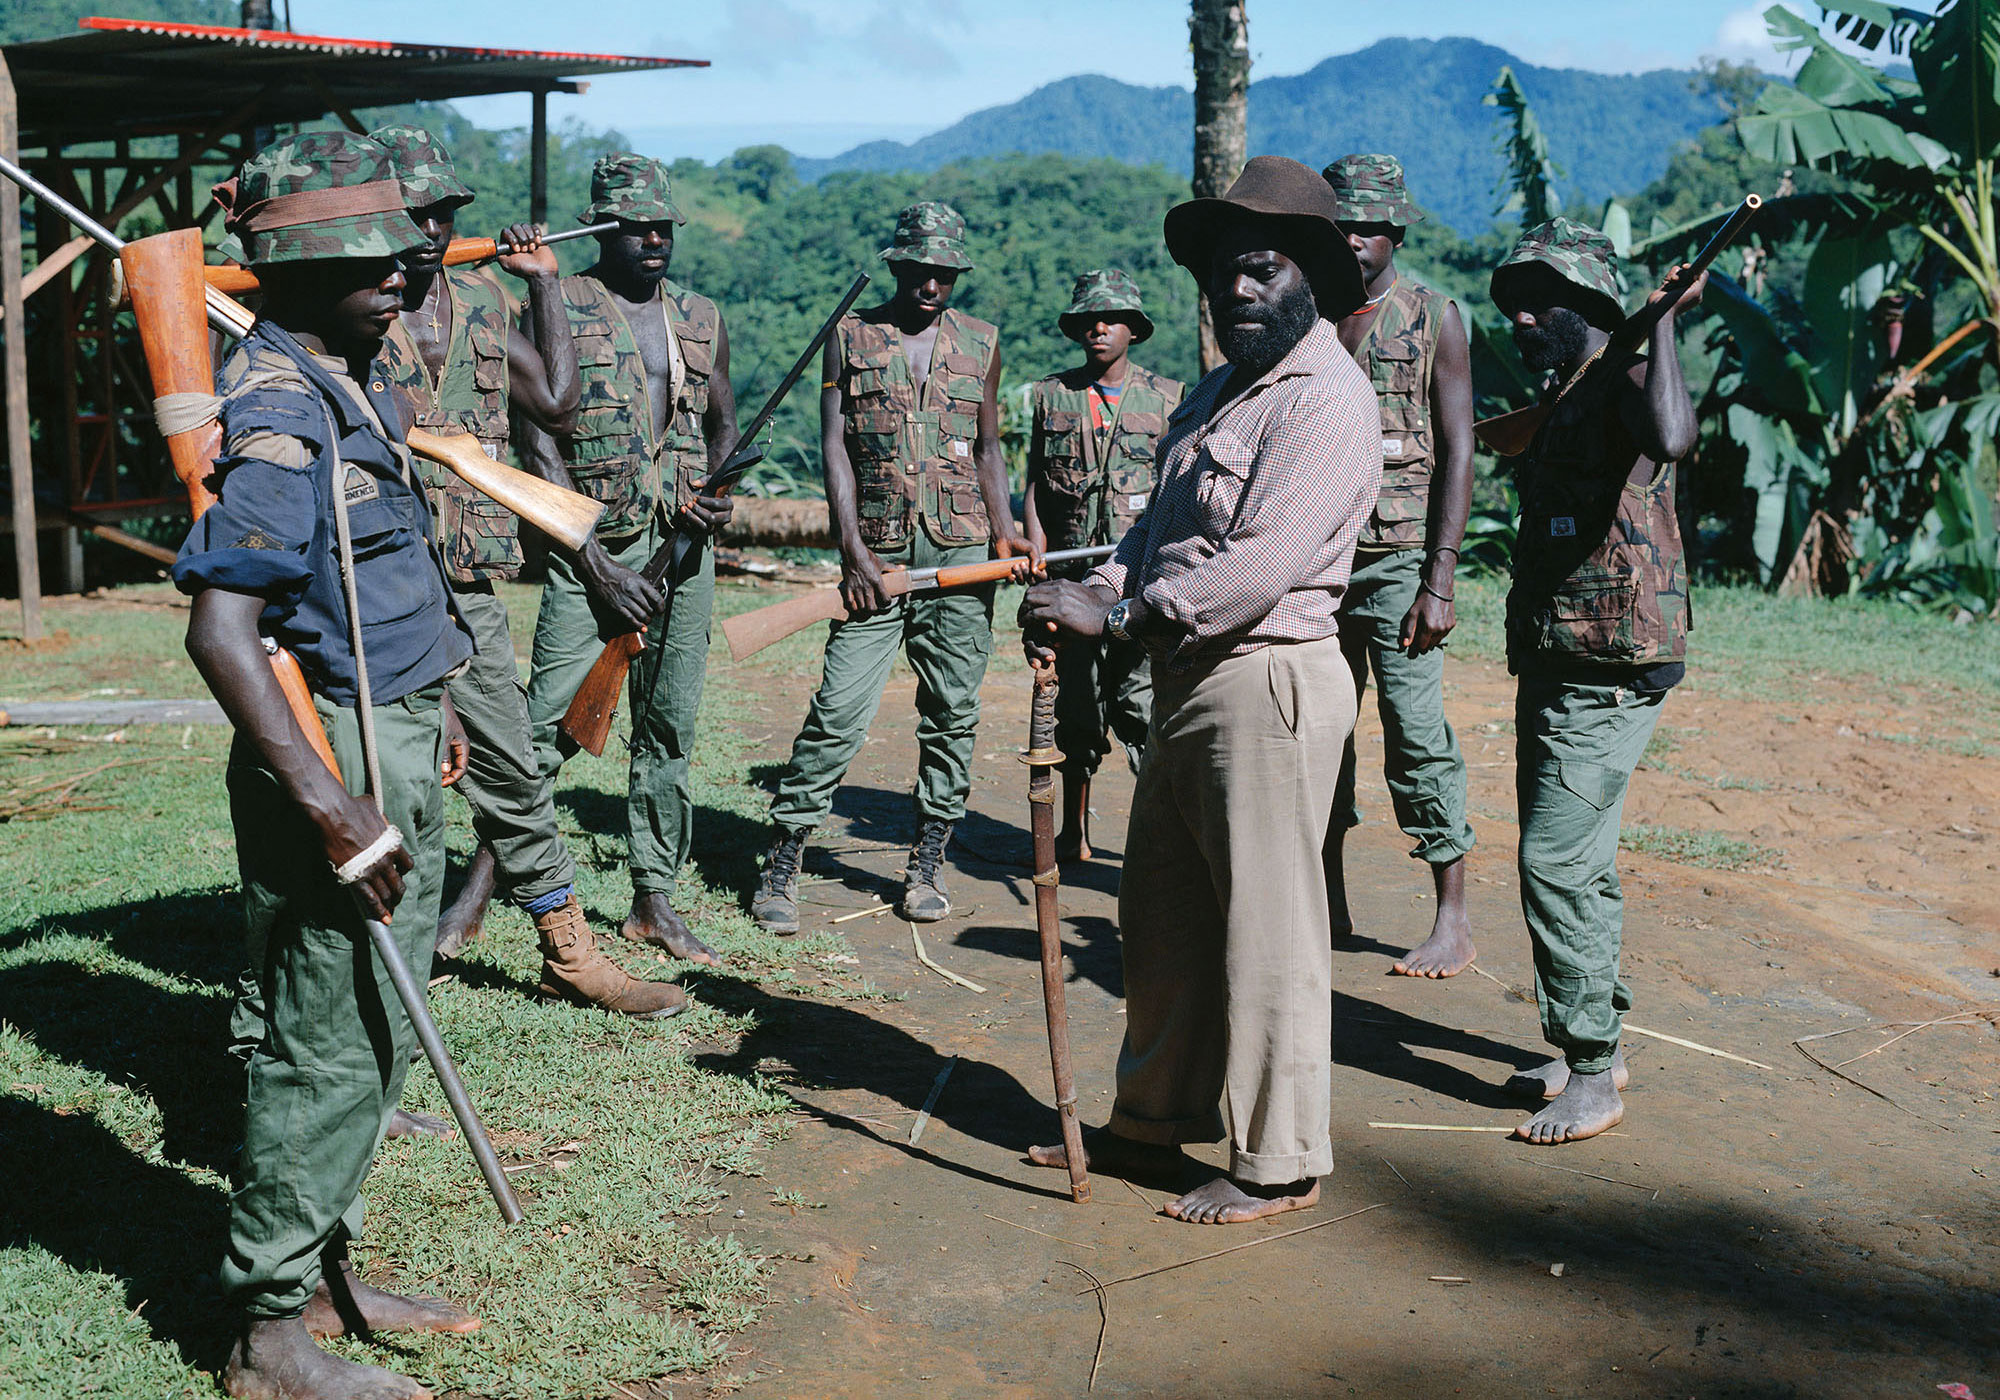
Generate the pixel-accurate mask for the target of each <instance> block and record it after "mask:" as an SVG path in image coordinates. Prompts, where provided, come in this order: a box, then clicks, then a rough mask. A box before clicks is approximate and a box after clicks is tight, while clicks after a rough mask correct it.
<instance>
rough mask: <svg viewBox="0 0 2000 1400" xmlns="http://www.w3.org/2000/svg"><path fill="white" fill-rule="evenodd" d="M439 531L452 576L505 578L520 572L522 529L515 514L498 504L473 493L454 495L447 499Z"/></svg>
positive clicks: (465, 578)
mask: <svg viewBox="0 0 2000 1400" xmlns="http://www.w3.org/2000/svg"><path fill="white" fill-rule="evenodd" d="M440 528H441V530H442V531H443V532H444V542H445V550H446V554H445V562H446V563H447V564H448V565H450V567H451V572H452V577H454V578H457V579H462V580H476V579H483V578H495V577H503V578H505V577H512V576H513V575H514V574H516V573H518V572H520V569H521V565H522V563H523V562H524V561H523V558H522V554H521V536H520V530H519V527H518V526H517V525H516V523H515V520H514V512H512V511H510V510H508V509H507V507H505V506H503V505H501V504H500V503H499V502H498V501H495V500H491V499H489V498H487V497H485V496H482V495H479V494H478V493H476V492H472V491H463V492H452V493H451V494H450V495H448V496H447V497H446V498H445V512H444V516H443V518H442V521H441V523H440Z"/></svg>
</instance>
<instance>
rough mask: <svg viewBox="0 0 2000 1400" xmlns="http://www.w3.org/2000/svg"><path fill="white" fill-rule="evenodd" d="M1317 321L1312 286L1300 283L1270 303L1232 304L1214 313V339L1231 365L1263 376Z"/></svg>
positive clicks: (1290, 350) (1303, 337)
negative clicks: (1256, 304)
mask: <svg viewBox="0 0 2000 1400" xmlns="http://www.w3.org/2000/svg"><path fill="white" fill-rule="evenodd" d="M1318 320H1319V304H1318V303H1317V302H1315V301H1314V300H1313V294H1312V288H1311V287H1310V286H1308V285H1306V284H1305V283H1303V282H1302V283H1300V284H1299V286H1298V287H1297V288H1295V289H1294V290H1293V291H1290V292H1288V293H1286V294H1285V296H1284V298H1283V299H1282V300H1280V301H1279V302H1277V303H1276V304H1275V305H1271V306H1232V307H1229V308H1228V309H1227V310H1223V311H1218V312H1216V315H1215V339H1216V343H1217V344H1218V345H1220V346H1221V347H1222V353H1223V355H1224V356H1226V357H1227V358H1228V360H1229V362H1230V363H1231V364H1232V365H1235V366H1236V367H1237V368H1239V369H1243V370H1248V371H1249V372H1250V373H1252V374H1255V375H1262V374H1265V373H1267V372H1268V371H1269V370H1271V369H1272V368H1273V367H1274V366H1275V365H1276V364H1277V363H1278V361H1280V360H1282V359H1284V358H1285V356H1287V355H1289V354H1291V353H1292V347H1293V346H1295V345H1297V344H1298V343H1299V342H1300V341H1301V340H1304V339H1305V338H1306V332H1308V331H1310V330H1311V329H1312V328H1313V323H1314V322H1316V321H1318Z"/></svg>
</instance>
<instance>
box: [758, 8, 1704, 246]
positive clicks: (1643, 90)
mask: <svg viewBox="0 0 2000 1400" xmlns="http://www.w3.org/2000/svg"><path fill="white" fill-rule="evenodd" d="M1503 65H1512V66H1513V69H1514V72H1515V73H1516V74H1517V75H1518V76H1519V77H1520V79H1521V82H1522V85H1523V86H1524V87H1526V89H1527V91H1528V96H1529V99H1530V100H1531V101H1532V102H1533V103H1534V105H1535V112H1536V115H1537V116H1538V117H1539V118H1540V120H1541V123H1542V126H1543V129H1544V130H1546V131H1547V132H1548V133H1549V144H1550V146H1551V148H1552V152H1553V154H1554V156H1555V161H1556V164H1557V166H1558V167H1559V168H1560V169H1561V170H1562V172H1563V174H1564V177H1565V178H1564V179H1563V180H1562V181H1561V182H1559V186H1558V188H1559V189H1560V191H1561V193H1562V195H1563V196H1564V198H1565V199H1566V200H1567V199H1582V200H1584V201H1585V202H1587V203H1597V202H1600V201H1602V200H1604V199H1608V198H1610V197H1611V196H1612V195H1614V194H1618V193H1621V192H1624V191H1630V190H1636V189H1640V188H1643V187H1644V186H1645V185H1647V184H1648V183H1650V182H1651V181H1653V180H1654V179H1656V178H1658V176H1659V175H1660V174H1661V172H1662V171H1664V170H1665V169H1666V164H1667V160H1668V158H1669V157H1670V156H1671V155H1672V154H1673V152H1674V150H1675V149H1676V148H1677V147H1678V146H1680V145H1681V144H1682V143H1683V142H1685V141H1689V140H1691V139H1693V138H1694V136H1695V135H1696V133H1698V132H1699V131H1700V130H1701V129H1702V128H1703V127H1706V126H1711V125H1713V124H1714V123H1716V122H1717V121H1720V120H1722V119H1723V118H1724V117H1725V116H1727V115H1728V106H1727V104H1726V102H1724V101H1723V100H1722V99H1720V98H1718V97H1717V96H1715V95H1714V94H1712V93H1711V92H1710V91H1709V86H1708V84H1707V83H1706V82H1705V81H1704V79H1703V75H1702V74H1700V73H1698V72H1689V71H1685V70H1676V69H1658V70H1655V71H1653V72H1650V73H1636V74H1613V73H1590V72H1585V71H1582V70H1580V69H1575V68H1542V67H1538V66H1536V65H1534V64H1530V63H1523V62H1522V61H1521V60H1519V59H1517V58H1515V57H1514V56H1513V55H1512V54H1510V53H1508V52H1507V51H1506V50H1505V49H1500V48H1496V47H1494V46H1493V45H1491V44H1484V43H1480V42H1479V41H1477V40H1474V39H1384V40H1381V41H1380V42H1378V43H1375V44H1371V45H1370V46H1369V47H1367V48H1365V49H1362V50H1361V51H1359V52H1358V53H1350V54H1340V55H1337V56H1336V57H1333V58H1329V59H1326V60H1324V61H1322V62H1321V63H1319V64H1317V65H1315V66H1314V67H1313V68H1311V69H1310V70H1308V71H1307V72H1304V73H1299V74H1295V75H1291V76H1286V77H1268V78H1259V79H1257V80H1255V81H1253V82H1252V83H1251V84H1250V153H1251V154H1252V155H1282V156H1290V157H1292V158H1293V159H1295V160H1302V161H1304V162H1306V164H1308V165H1311V166H1313V167H1314V168H1315V169H1317V168H1318V167H1319V166H1321V165H1324V164H1326V163H1327V162H1328V161H1329V160H1331V159H1333V158H1334V157H1335V156H1339V155H1342V154H1344V153H1346V152H1348V151H1357V150H1375V151H1388V152H1391V153H1393V154H1395V155H1398V156H1400V157H1401V158H1402V160H1403V164H1404V167H1405V168H1406V169H1407V171H1408V173H1409V178H1410V185H1411V191H1412V193H1413V194H1415V196H1416V198H1417V200H1418V202H1419V203H1420V204H1422V205H1423V206H1424V207H1425V208H1426V209H1427V210H1429V211H1430V212H1431V213H1432V214H1433V215H1434V216H1435V217H1437V218H1439V219H1442V220H1443V221H1444V222H1446V223H1448V224H1450V225H1452V226H1453V227H1454V228H1456V229H1458V230H1459V231H1461V232H1463V233H1467V234H1476V233H1481V232H1484V231H1485V230H1486V229H1487V228H1489V227H1490V226H1491V225H1492V221H1493V206H1494V203H1495V198H1494V194H1493V188H1494V185H1495V184H1496V183H1497V182H1498V181H1499V179H1500V176H1501V173H1502V165H1501V160H1500V156H1499V153H1498V151H1497V150H1496V148H1495V146H1494V137H1495V133H1496V125H1495V123H1496V118H1495V114H1494V113H1493V112H1492V111H1491V110H1490V109H1488V108H1485V107H1482V106H1481V105H1480V99H1481V97H1483V96H1484V95H1485V93H1486V91H1487V90H1488V89H1489V88H1491V87H1492V85H1493V78H1494V75H1495V74H1497V73H1498V72H1499V71H1500V69H1501V67H1502V66H1503ZM1193 126H1194V98H1193V95H1192V94H1191V93H1190V92H1188V90H1187V89H1185V88H1178V87H1158V88H1149V87H1136V86H1134V85H1132V84H1130V83H1121V82H1119V81H1117V80H1116V79H1112V78H1106V77H1100V76H1095V75H1092V76H1085V77H1077V78H1065V79H1063V80H1061V81H1060V82H1054V83H1050V84H1048V85H1047V86H1045V87H1041V88H1037V89H1036V90H1035V91H1034V92H1031V93H1029V94H1028V95H1027V96H1026V97H1024V98H1022V99H1021V100H1020V101H1018V102H1013V103H1009V104H1007V105H1005V106H1001V107H989V108H987V109H986V110H984V111H980V112H974V113H973V114H972V115H971V116H969V117H966V118H965V119H964V120H963V121H960V122H956V123H954V124H953V125H951V126H948V127H946V128H945V129H944V130H942V131H938V132H934V133H933V134H931V135H929V136H926V137H923V138H922V139H920V140H917V141H913V142H910V143H908V144H904V143H901V142H895V141H876V142H871V143H869V144H868V145H864V146H857V147H855V148H854V149H853V150H851V151H847V152H845V153H844V154H842V155H838V156H834V157H831V158H830V159H826V160H800V161H798V162H797V167H798V171H799V174H800V175H801V176H802V177H803V178H805V179H807V180H817V179H819V178H820V177H821V176H824V175H826V174H829V173H831V172H833V171H837V170H868V171H880V172H886V171H896V170H934V169H936V168H938V167H940V166H943V165H947V164H950V163H951V162H953V161H959V160H966V159H970V158H975V157H979V156H1000V155H1007V154H1010V153H1012V152H1017V151H1018V152H1024V153H1028V154H1039V153H1056V154H1062V155H1070V156H1076V157H1080V158H1091V157H1100V156H1108V157H1110V158H1111V159H1113V160H1118V161H1123V162H1125V163H1127V164H1133V165H1152V164H1158V165H1164V166H1166V167H1167V168H1168V169H1169V170H1172V171H1176V172H1178V173H1180V174H1182V175H1185V174H1187V172H1188V170H1189V167H1190V146H1191V140H1192V138H1191V136H1190V133H1191V132H1192V130H1193Z"/></svg>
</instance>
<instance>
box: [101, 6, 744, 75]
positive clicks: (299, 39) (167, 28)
mask: <svg viewBox="0 0 2000 1400" xmlns="http://www.w3.org/2000/svg"><path fill="white" fill-rule="evenodd" d="M77 27H78V28H79V29H96V30H102V31H105V32H109V33H147V34H167V35H173V36H176V37H179V38H187V39H223V40H231V39H233V40H250V41H254V42H256V43H259V44H268V45H272V46H275V47H281V48H288V47H291V46H294V45H297V46H300V47H308V46H310V47H332V48H345V49H365V50H369V51H372V52H377V53H386V52H391V51H394V50H396V49H428V50H432V51H437V50H443V51H445V52H447V53H452V54H459V55H463V56H464V57H467V58H544V59H554V60H556V61H558V62H568V63H619V64H624V63H644V64H650V65H655V66H659V67H674V68H706V67H708V66H709V61H708V60H707V59H705V58H654V57H650V56H647V55H643V54H623V53H569V52H566V51H562V50H554V49H486V48H468V47H466V46H464V45H462V44H431V43H400V42H394V41H391V40H388V39H342V38H335V37H332V36H329V35H325V34H289V33H285V32H284V31H282V30H277V29H233V28H230V27H229V26H227V25H219V24H176V23H171V22H169V21H166V20H150V19H111V18H107V17H105V16H102V15H89V16H86V17H85V18H83V19H80V20H78V21H77Z"/></svg>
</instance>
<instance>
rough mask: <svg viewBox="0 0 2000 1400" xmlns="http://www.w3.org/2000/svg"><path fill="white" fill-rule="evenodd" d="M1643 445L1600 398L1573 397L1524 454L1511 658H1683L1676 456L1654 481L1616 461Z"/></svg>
mask: <svg viewBox="0 0 2000 1400" xmlns="http://www.w3.org/2000/svg"><path fill="white" fill-rule="evenodd" d="M1639 455H1640V454H1639V450H1638V448H1637V446H1635V445H1634V444H1633V442H1632V439H1631V437H1630V435H1629V434H1628V433H1626V431H1625V428H1624V425H1623V424H1622V423H1621V422H1619V420H1618V415H1617V413H1616V411H1615V410H1613V409H1611V408H1610V407H1609V406H1608V405H1607V404H1605V403H1604V401H1603V400H1602V399H1601V398H1596V397H1595V396H1593V398H1592V399H1591V400H1586V401H1585V402H1583V403H1579V404H1576V405H1575V406H1573V407H1572V406H1571V405H1569V404H1565V405H1564V406H1563V407H1562V408H1560V409H1558V410H1557V412H1556V414H1555V415H1554V416H1552V417H1551V418H1550V419H1549V421H1548V422H1547V423H1546V424H1545V425H1544V426H1543V428H1542V430H1541V432H1540V433H1539V434H1537V435H1536V437H1535V440H1534V442H1533V443H1531V444H1530V445H1529V447H1528V450H1527V452H1526V453H1524V454H1523V455H1522V456H1521V458H1520V459H1519V461H1520V465H1519V467H1518V468H1517V471H1516V476H1515V480H1516V483H1517V484H1518V485H1519V487H1520V492H1521V527H1520V538H1519V541H1518V543H1517V544H1516V546H1515V550H1514V586H1513V589H1512V590H1511V591H1510V592H1509V593H1508V595H1507V655H1508V661H1509V664H1510V665H1512V666H1513V668H1514V669H1515V670H1517V671H1518V670H1521V669H1523V666H1524V664H1532V662H1534V661H1538V660H1539V661H1555V662H1559V663H1575V662H1585V663H1598V664H1604V665H1614V666H1628V665H1635V664H1641V663H1659V662H1666V661H1678V660H1680V659H1681V658H1682V657H1684V656H1686V655H1687V629H1688V577H1687V559H1686V555H1685V553H1684V552H1683V550H1682V548H1681V527H1680V520H1679V517H1678V516H1676V514H1675V513H1674V464H1673V463H1672V462H1662V463H1660V464H1659V466H1658V467H1656V468H1655V469H1654V472H1653V475H1652V477H1651V479H1650V480H1648V481H1645V482H1643V483H1638V482H1633V481H1631V480H1629V479H1628V476H1627V474H1626V473H1625V472H1622V471H1621V470H1620V469H1619V467H1618V466H1617V464H1618V463H1620V462H1626V463H1629V462H1634V461H1636V460H1637V459H1638V457H1639Z"/></svg>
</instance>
